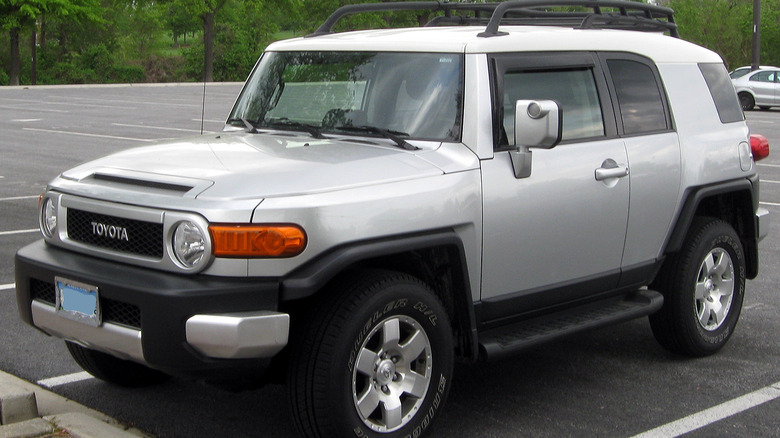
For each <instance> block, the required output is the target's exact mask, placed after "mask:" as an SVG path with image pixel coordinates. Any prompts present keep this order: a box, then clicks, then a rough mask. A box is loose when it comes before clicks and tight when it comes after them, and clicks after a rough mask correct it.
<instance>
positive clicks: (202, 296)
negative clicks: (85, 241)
mask: <svg viewBox="0 0 780 438" xmlns="http://www.w3.org/2000/svg"><path fill="white" fill-rule="evenodd" d="M55 276H56V277H63V278H67V279H69V280H73V281H77V282H81V283H86V284H89V285H92V286H95V287H97V289H98V291H99V296H100V300H99V302H100V306H101V309H102V314H103V318H102V323H101V324H100V326H98V327H91V326H89V325H87V324H83V323H81V322H78V321H74V320H72V319H67V318H63V317H62V316H60V315H59V314H58V313H57V312H56V310H55V301H56V300H55V291H54V287H55V286H54V278H55ZM16 294H17V304H18V307H19V314H20V316H21V318H22V319H23V320H24V321H25V322H27V323H28V324H30V325H32V326H34V327H36V328H38V329H40V330H42V331H43V332H45V333H47V334H49V335H52V336H56V337H59V338H63V339H66V340H70V341H73V342H76V343H79V344H81V345H84V346H86V347H88V348H92V349H95V350H98V351H103V352H105V353H108V354H111V355H113V356H116V357H120V358H122V359H127V360H133V361H136V362H140V363H143V364H145V365H148V366H150V367H152V368H156V369H160V370H163V371H165V372H168V373H171V374H177V375H190V376H193V375H194V376H196V377H208V375H209V374H213V373H214V372H216V371H220V372H221V371H227V370H229V369H242V368H243V369H246V368H250V369H255V370H256V369H257V367H259V366H263V365H267V363H268V362H269V360H270V358H271V357H273V356H274V355H275V354H276V353H278V352H279V351H280V350H281V349H282V348H284V346H285V345H286V344H287V339H288V333H289V315H287V314H285V313H281V312H278V311H277V309H278V298H279V281H278V280H277V279H273V278H219V277H210V276H203V275H178V274H171V273H166V272H159V271H154V270H150V269H143V268H138V267H132V266H127V265H123V264H119V263H116V262H110V261H106V260H102V259H97V258H93V257H90V256H86V255H80V254H75V253H72V252H69V251H66V250H63V249H59V248H56V247H51V246H49V245H46V244H45V243H44V242H43V241H38V242H35V243H33V244H31V245H28V246H26V247H24V248H22V249H20V250H19V252H18V253H17V254H16ZM220 377H224V376H220Z"/></svg>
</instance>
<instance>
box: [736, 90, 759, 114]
mask: <svg viewBox="0 0 780 438" xmlns="http://www.w3.org/2000/svg"><path fill="white" fill-rule="evenodd" d="M739 104H740V105H741V106H742V111H750V110H752V109H753V107H755V106H756V100H755V99H753V96H751V95H750V93H739Z"/></svg>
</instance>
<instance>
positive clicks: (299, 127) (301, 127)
mask: <svg viewBox="0 0 780 438" xmlns="http://www.w3.org/2000/svg"><path fill="white" fill-rule="evenodd" d="M263 126H267V127H269V128H283V129H292V130H294V131H305V132H308V133H309V134H311V136H312V137H314V138H325V136H324V135H322V132H320V128H318V127H316V126H314V125H309V124H306V123H301V122H296V121H294V120H290V119H288V118H286V117H283V118H281V119H271V120H266V121H265V123H264V124H263Z"/></svg>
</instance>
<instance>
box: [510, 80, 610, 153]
mask: <svg viewBox="0 0 780 438" xmlns="http://www.w3.org/2000/svg"><path fill="white" fill-rule="evenodd" d="M521 99H538V100H542V99H544V100H554V101H556V102H558V104H559V105H560V106H561V109H562V112H563V140H576V139H582V138H590V137H599V136H603V135H604V120H603V117H602V113H601V106H600V104H599V96H598V92H597V91H596V83H595V81H594V79H593V72H592V71H591V69H575V70H556V71H520V72H511V71H510V72H507V73H506V74H505V75H504V120H503V123H504V129H505V130H506V135H507V138H508V139H509V142H510V143H511V142H512V139H513V138H514V118H515V102H517V101H518V100H521Z"/></svg>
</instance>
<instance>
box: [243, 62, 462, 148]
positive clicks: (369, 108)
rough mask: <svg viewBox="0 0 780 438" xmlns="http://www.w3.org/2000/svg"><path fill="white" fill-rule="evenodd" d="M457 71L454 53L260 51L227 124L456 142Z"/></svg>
mask: <svg viewBox="0 0 780 438" xmlns="http://www.w3.org/2000/svg"><path fill="white" fill-rule="evenodd" d="M462 76H463V59H462V55H459V54H440V53H387V52H385V53H366V52H267V53H265V54H264V55H263V57H262V59H261V60H260V62H259V63H258V65H257V68H256V69H255V71H254V72H253V73H252V75H251V77H250V78H249V80H247V83H246V85H245V87H244V89H243V90H242V92H241V95H240V97H239V99H238V101H237V102H236V105H235V107H234V108H233V111H232V112H231V114H230V118H229V120H230V122H229V123H231V124H233V125H236V126H244V122H243V121H242V119H243V120H246V121H249V122H250V123H251V124H252V125H253V126H255V127H257V128H258V129H262V128H263V127H266V128H279V127H280V126H296V125H297V126H299V127H300V126H308V127H312V128H317V129H318V130H319V131H321V132H329V133H339V134H347V135H348V134H353V135H356V133H358V132H360V133H361V134H360V135H366V134H365V133H369V134H368V135H374V134H376V133H377V132H393V133H398V134H399V135H403V136H404V137H407V136H408V138H411V139H421V140H438V141H459V140H460V119H461V108H462V101H463V92H462V87H463V85H462V83H463V79H462ZM354 128H361V129H354Z"/></svg>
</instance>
